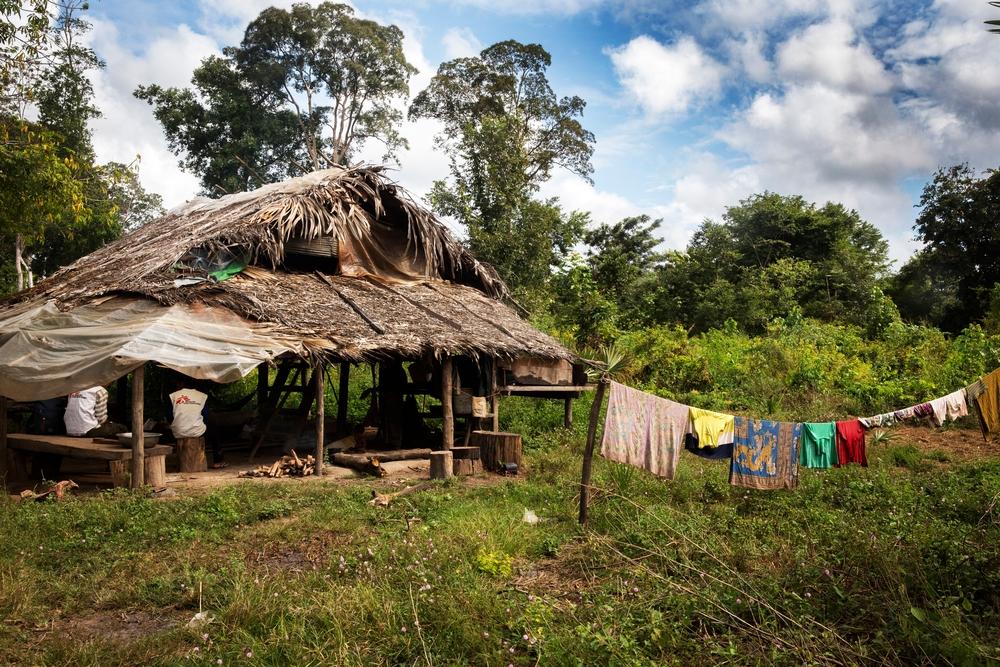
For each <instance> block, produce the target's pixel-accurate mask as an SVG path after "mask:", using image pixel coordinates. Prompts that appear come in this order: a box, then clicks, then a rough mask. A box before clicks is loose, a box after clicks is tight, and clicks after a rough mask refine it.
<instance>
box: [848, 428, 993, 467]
mask: <svg viewBox="0 0 1000 667" xmlns="http://www.w3.org/2000/svg"><path fill="white" fill-rule="evenodd" d="M885 431H886V433H888V434H889V441H888V444H890V445H907V444H912V445H914V446H915V447H916V448H917V449H919V450H920V451H921V452H922V453H924V454H927V453H930V452H938V451H940V452H944V453H946V454H948V456H949V457H951V459H952V460H953V461H969V460H973V459H983V458H994V457H1000V441H998V440H997V439H992V440H991V441H987V440H985V439H984V438H983V434H982V432H981V431H980V430H979V429H978V428H947V427H946V428H931V427H928V426H895V427H893V428H889V429H885ZM872 433H874V431H872V432H870V433H869V434H868V438H869V440H868V442H869V445H868V446H869V447H871V446H872V444H871V443H872Z"/></svg>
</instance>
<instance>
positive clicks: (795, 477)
mask: <svg viewBox="0 0 1000 667" xmlns="http://www.w3.org/2000/svg"><path fill="white" fill-rule="evenodd" d="M801 433H802V425H801V424H789V423H787V422H775V421H767V420H763V419H748V418H746V417H736V419H735V440H734V442H733V459H732V465H731V467H730V469H729V483H730V484H732V485H733V486H741V487H744V488H748V489H793V488H795V487H796V486H797V485H798V483H799V465H798V458H799V455H798V442H799V437H800V436H801Z"/></svg>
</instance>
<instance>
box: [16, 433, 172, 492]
mask: <svg viewBox="0 0 1000 667" xmlns="http://www.w3.org/2000/svg"><path fill="white" fill-rule="evenodd" d="M7 447H8V449H10V452H11V455H12V458H13V462H14V471H15V475H17V476H19V477H22V478H26V477H27V469H26V466H25V458H26V456H31V455H42V456H47V457H49V458H50V459H51V460H52V467H53V469H52V470H51V471H46V475H47V476H48V477H49V478H54V477H56V476H57V475H58V474H59V465H60V463H61V462H62V458H63V457H64V456H68V457H69V458H74V459H97V460H101V461H107V462H108V470H109V472H110V473H111V483H112V484H113V485H114V486H128V482H129V476H130V474H131V472H130V468H129V466H130V462H131V460H132V450H131V449H130V448H128V447H122V446H121V445H119V444H117V443H115V444H112V443H111V442H106V441H103V440H102V439H96V440H95V439H92V438H74V437H72V436H67V435H32V434H28V433H10V434H8V436H7ZM172 449H173V448H172V447H171V446H170V445H148V446H146V448H145V461H144V469H145V478H146V479H145V482H146V484H149V485H150V486H163V485H164V484H166V481H167V454H169V453H170V452H171V451H172Z"/></svg>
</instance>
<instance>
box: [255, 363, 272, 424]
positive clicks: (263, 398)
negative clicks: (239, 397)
mask: <svg viewBox="0 0 1000 667" xmlns="http://www.w3.org/2000/svg"><path fill="white" fill-rule="evenodd" d="M269 374H270V369H269V368H268V366H267V364H260V365H259V366H257V416H258V417H259V416H260V415H261V412H262V411H263V409H264V403H266V402H267V381H268V375H269Z"/></svg>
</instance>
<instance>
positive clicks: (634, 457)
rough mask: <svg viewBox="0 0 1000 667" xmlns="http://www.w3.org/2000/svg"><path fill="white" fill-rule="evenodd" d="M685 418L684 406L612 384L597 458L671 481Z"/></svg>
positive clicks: (685, 421)
mask: <svg viewBox="0 0 1000 667" xmlns="http://www.w3.org/2000/svg"><path fill="white" fill-rule="evenodd" d="M689 415H690V413H689V408H688V406H686V405H682V404H680V403H676V402H674V401H671V400H668V399H666V398H660V397H659V396H653V395H652V394H647V393H646V392H643V391H639V390H638V389H632V388H631V387H626V386H625V385H623V384H618V383H617V382H612V383H611V391H610V394H609V398H608V411H607V416H606V417H605V419H604V438H603V440H602V442H601V456H603V457H604V458H606V459H610V460H612V461H617V462H619V463H626V464H628V465H632V466H636V467H637V468H645V469H646V470H648V471H650V472H651V473H653V474H654V475H659V476H660V477H666V478H667V479H673V477H674V473H675V472H676V470H677V458H678V456H679V455H680V450H681V447H683V445H684V436H685V435H686V434H687V433H688V431H689V423H690V417H689Z"/></svg>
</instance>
